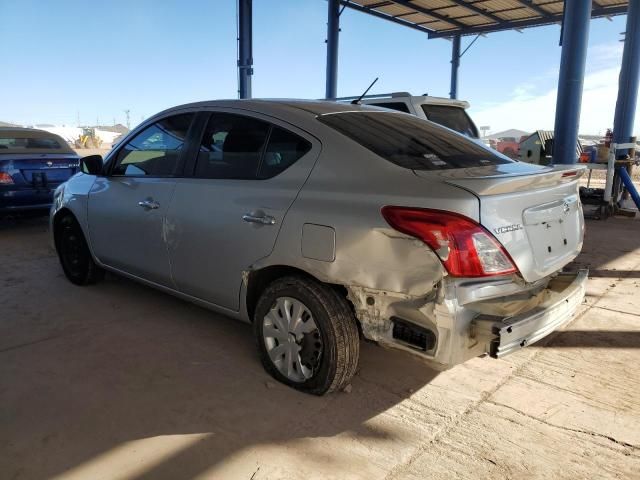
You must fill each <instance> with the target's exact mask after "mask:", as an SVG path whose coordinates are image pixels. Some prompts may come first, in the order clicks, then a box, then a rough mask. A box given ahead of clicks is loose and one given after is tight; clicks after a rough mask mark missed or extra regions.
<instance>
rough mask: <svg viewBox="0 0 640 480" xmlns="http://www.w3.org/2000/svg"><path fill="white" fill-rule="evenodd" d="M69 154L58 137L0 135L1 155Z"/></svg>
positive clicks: (64, 143)
mask: <svg viewBox="0 0 640 480" xmlns="http://www.w3.org/2000/svg"><path fill="white" fill-rule="evenodd" d="M33 152H38V153H69V152H71V149H70V148H69V146H68V145H67V144H66V142H64V140H62V139H61V138H59V137H47V136H38V137H35V136H34V137H19V136H9V135H2V134H0V154H1V153H33Z"/></svg>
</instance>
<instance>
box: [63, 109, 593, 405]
mask: <svg viewBox="0 0 640 480" xmlns="http://www.w3.org/2000/svg"><path fill="white" fill-rule="evenodd" d="M82 170H83V172H82V173H78V174H76V175H75V176H74V177H73V178H71V179H70V180H69V181H68V182H66V183H65V184H63V185H61V186H60V187H59V188H58V189H57V190H56V192H55V199H54V205H53V207H52V210H51V231H52V239H53V243H54V245H55V248H56V249H57V251H58V254H59V257H60V261H61V264H62V268H63V270H64V272H65V274H66V276H67V277H68V279H69V280H70V281H72V282H73V283H75V284H78V285H86V284H91V283H95V282H97V281H98V280H99V279H101V278H102V276H103V274H104V271H105V270H109V271H111V272H115V273H117V274H120V275H124V276H127V277H130V278H133V279H135V280H138V281H140V282H142V283H145V284H147V285H150V286H152V287H155V288H158V289H161V290H164V291H165V292H168V293H170V294H173V295H176V296H178V297H181V298H183V299H186V300H188V301H192V302H194V303H197V304H199V305H202V306H204V307H206V308H210V309H212V310H215V311H217V312H221V313H223V314H226V315H229V316H233V317H235V318H238V319H240V320H244V321H246V322H251V323H252V324H253V330H254V332H255V337H256V341H257V346H258V351H259V354H260V357H261V359H262V363H263V364H264V367H265V368H266V370H267V371H268V372H269V373H270V374H271V375H273V376H274V377H275V378H276V379H278V380H280V381H281V382H283V383H285V384H287V385H290V386H292V387H295V388H297V389H300V390H303V391H305V392H310V393H314V394H324V393H326V392H331V391H334V390H338V389H341V388H343V387H345V386H346V385H347V384H348V382H349V380H350V378H351V377H352V376H353V375H354V373H355V371H356V368H357V364H358V354H359V342H360V337H364V338H366V339H369V340H373V341H375V342H378V343H379V344H381V345H384V346H387V347H392V348H398V349H402V350H405V351H407V352H411V353H412V354H414V355H417V356H419V357H420V358H422V359H424V360H425V361H427V362H428V363H430V364H431V365H432V366H434V367H436V368H441V369H442V368H448V367H451V366H453V365H456V364H458V363H461V362H464V361H465V360H467V359H470V358H472V357H476V356H479V355H484V354H488V355H490V356H491V357H494V358H500V357H502V356H503V355H506V354H508V353H511V352H513V351H515V350H518V349H520V348H522V347H524V346H526V345H529V344H531V343H533V342H535V341H537V340H539V339H541V338H542V337H544V336H545V335H547V334H549V333H550V332H551V331H553V330H554V329H556V328H558V327H559V326H560V325H562V324H563V323H564V322H566V321H567V320H568V319H569V318H570V317H571V316H572V315H573V314H574V313H575V311H576V309H577V307H578V305H579V304H580V303H581V301H582V299H583V296H584V285H585V281H586V273H585V272H578V273H562V269H563V267H564V266H565V265H566V264H567V263H569V262H570V261H571V260H573V259H574V258H575V257H576V256H577V255H578V253H579V252H580V249H581V246H582V239H583V231H584V220H583V215H582V209H581V205H580V200H579V197H578V178H579V177H580V175H581V174H582V171H581V170H580V169H579V168H578V167H575V166H565V167H542V166H538V165H530V164H526V163H520V162H514V161H512V160H510V159H509V158H507V157H504V156H502V155H500V154H498V153H497V152H495V151H493V150H490V149H488V148H486V147H484V146H483V145H481V144H479V143H477V142H475V141H473V140H470V139H468V138H466V137H464V136H462V135H460V134H458V133H456V132H454V131H452V130H449V129H447V128H444V127H442V126H439V125H437V124H434V123H431V122H429V121H425V120H422V119H419V118H416V117H414V116H412V115H408V114H404V113H400V112H392V111H388V110H382V109H378V108H375V107H366V106H358V105H343V104H336V103H331V102H321V101H267V100H250V101H234V100H229V101H213V102H203V103H197V104H189V105H185V106H180V107H176V108H172V109H170V110H167V111H164V112H162V113H160V114H158V115H156V116H155V117H153V118H150V119H149V120H147V121H146V122H144V123H143V124H141V125H140V126H139V127H137V128H136V129H135V130H134V131H132V132H131V133H130V134H129V135H128V137H126V138H125V139H123V140H122V141H121V142H120V143H119V144H118V145H117V146H116V148H114V149H113V150H112V151H111V152H110V153H109V154H108V155H107V156H106V158H105V159H104V161H103V159H102V158H101V157H98V156H91V157H86V158H85V159H83V161H82Z"/></svg>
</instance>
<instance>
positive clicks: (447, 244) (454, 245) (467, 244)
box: [382, 206, 518, 277]
mask: <svg viewBox="0 0 640 480" xmlns="http://www.w3.org/2000/svg"><path fill="white" fill-rule="evenodd" d="M382 216H383V217H384V219H385V220H386V221H387V223H388V224H389V225H391V227H393V228H394V229H395V230H398V231H399V232H402V233H406V234H407V235H411V236H412V237H416V238H419V239H420V240H422V241H423V242H424V243H426V244H427V245H429V246H430V247H431V248H432V249H433V251H434V252H435V253H436V254H437V255H438V257H440V260H441V261H442V264H443V265H444V267H445V268H446V269H447V271H448V272H449V274H450V275H452V276H454V277H489V276H493V275H506V274H509V273H515V272H517V271H518V269H517V268H516V267H515V265H514V263H513V260H511V257H510V256H509V253H507V251H506V250H505V249H504V247H503V246H502V245H500V243H498V241H497V240H496V239H495V237H494V236H493V235H491V234H490V233H489V232H488V231H487V230H485V229H484V228H483V227H482V226H481V225H479V224H478V223H476V222H474V221H473V220H471V219H470V218H467V217H465V216H464V215H459V214H457V213H451V212H445V211H443V210H430V209H429V210H428V209H422V208H410V207H393V206H386V207H383V208H382Z"/></svg>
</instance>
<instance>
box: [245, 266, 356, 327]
mask: <svg viewBox="0 0 640 480" xmlns="http://www.w3.org/2000/svg"><path fill="white" fill-rule="evenodd" d="M296 275H299V276H302V277H307V278H310V279H312V280H315V281H316V282H320V283H323V284H325V285H330V286H331V287H333V288H335V289H336V290H337V291H338V292H339V293H340V294H341V295H343V296H344V297H345V298H347V289H346V288H345V287H344V285H338V284H333V283H326V282H323V281H322V280H320V279H318V278H317V277H315V276H314V275H312V274H310V273H309V272H307V271H305V270H302V269H300V268H296V267H292V266H289V265H270V266H268V267H264V268H261V269H259V270H252V271H251V272H249V275H248V277H247V289H246V292H247V293H246V297H245V298H246V306H247V314H248V317H249V320H250V321H251V322H253V315H254V313H255V309H256V305H257V303H258V299H259V298H260V294H261V293H262V292H263V291H264V289H265V288H266V287H267V286H268V285H269V284H270V283H272V282H273V281H274V280H277V279H278V278H282V277H287V276H296ZM347 301H348V302H349V305H351V308H352V310H353V311H354V313H355V309H354V308H353V305H352V304H351V301H350V300H349V299H347ZM354 316H355V315H354ZM359 326H360V325H359V322H358V327H359Z"/></svg>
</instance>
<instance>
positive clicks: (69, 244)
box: [55, 214, 104, 285]
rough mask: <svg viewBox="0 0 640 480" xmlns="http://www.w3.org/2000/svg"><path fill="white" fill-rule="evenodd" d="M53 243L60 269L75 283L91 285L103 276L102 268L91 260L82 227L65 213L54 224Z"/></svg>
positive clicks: (71, 216)
mask: <svg viewBox="0 0 640 480" xmlns="http://www.w3.org/2000/svg"><path fill="white" fill-rule="evenodd" d="M55 244H56V250H57V252H58V257H59V258H60V264H61V265H62V270H63V271H64V274H65V276H66V277H67V278H68V279H69V281H70V282H71V283H73V284H75V285H91V284H94V283H97V282H99V281H100V280H102V279H103V278H104V270H103V269H102V268H100V267H99V266H98V265H96V263H95V262H94V261H93V257H92V256H91V252H90V251H89V246H88V245H87V241H86V239H85V238H84V234H83V233H82V228H81V227H80V224H79V223H78V221H77V220H76V219H75V218H74V217H73V215H70V214H67V215H65V216H64V217H62V218H61V219H60V221H59V222H57V224H56V229H55Z"/></svg>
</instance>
